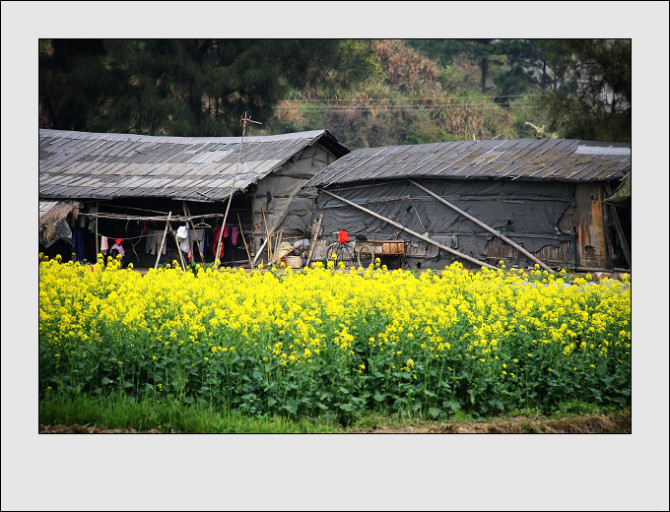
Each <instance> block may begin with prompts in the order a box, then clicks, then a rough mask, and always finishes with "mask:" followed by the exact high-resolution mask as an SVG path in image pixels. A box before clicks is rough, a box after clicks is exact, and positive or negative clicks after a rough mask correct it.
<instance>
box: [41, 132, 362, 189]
mask: <svg viewBox="0 0 670 512" xmlns="http://www.w3.org/2000/svg"><path fill="white" fill-rule="evenodd" d="M240 140H241V138H240V137H154V136H148V135H129V134H117V133H88V132H70V131H58V130H40V143H39V157H40V171H39V176H40V180H39V195H40V198H42V199H61V198H67V199H115V198H119V197H168V198H171V199H179V200H181V199H185V200H192V201H215V200H222V199H225V198H227V197H228V195H229V194H230V188H231V187H232V186H233V179H234V176H235V169H236V166H237V161H238V153H239V151H238V150H239V146H240ZM317 142H319V143H321V144H323V145H324V146H325V147H326V148H327V149H329V150H330V151H331V152H333V153H334V154H335V155H336V156H338V157H339V156H342V155H344V154H346V153H348V152H349V150H348V149H347V148H346V147H344V146H342V145H341V144H340V143H339V142H337V140H336V139H335V138H334V137H333V136H332V135H331V134H330V133H328V131H327V130H315V131H309V132H299V133H289V134H284V135H271V136H259V137H245V138H244V144H243V146H242V155H241V159H240V164H239V170H238V173H237V177H236V178H235V180H234V181H235V185H234V186H235V190H236V191H238V190H244V189H245V188H246V187H248V186H249V185H250V184H252V183H255V182H257V181H258V180H260V179H262V178H263V177H265V176H266V175H268V174H269V173H271V172H273V171H275V170H277V169H278V168H279V167H281V166H282V165H284V164H285V163H286V162H287V161H288V160H289V159H290V158H291V157H292V156H294V155H296V154H297V153H299V152H300V151H301V150H303V149H304V148H306V147H307V146H310V145H312V144H315V143H317Z"/></svg>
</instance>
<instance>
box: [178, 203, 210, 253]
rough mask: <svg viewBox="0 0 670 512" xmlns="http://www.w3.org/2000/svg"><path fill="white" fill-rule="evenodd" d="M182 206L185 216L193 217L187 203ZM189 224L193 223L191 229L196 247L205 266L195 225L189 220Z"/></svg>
mask: <svg viewBox="0 0 670 512" xmlns="http://www.w3.org/2000/svg"><path fill="white" fill-rule="evenodd" d="M182 205H183V206H184V215H186V216H187V217H190V216H191V211H190V210H189V208H188V206H186V201H182ZM189 222H190V223H191V229H192V230H193V236H194V237H195V245H196V247H197V248H198V252H199V253H200V261H202V264H203V265H204V264H205V257H204V256H203V255H202V249H201V248H200V240H198V236H197V235H196V234H195V226H194V225H193V220H192V219H189Z"/></svg>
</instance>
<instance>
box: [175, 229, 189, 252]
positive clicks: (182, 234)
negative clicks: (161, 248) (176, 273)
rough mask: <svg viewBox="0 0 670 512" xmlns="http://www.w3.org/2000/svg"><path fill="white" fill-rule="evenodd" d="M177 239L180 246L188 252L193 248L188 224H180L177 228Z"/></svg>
mask: <svg viewBox="0 0 670 512" xmlns="http://www.w3.org/2000/svg"><path fill="white" fill-rule="evenodd" d="M177 241H178V243H179V248H180V249H181V250H182V251H183V252H185V253H188V252H189V251H190V250H191V238H190V233H189V230H188V225H186V224H185V225H183V226H179V227H178V228H177Z"/></svg>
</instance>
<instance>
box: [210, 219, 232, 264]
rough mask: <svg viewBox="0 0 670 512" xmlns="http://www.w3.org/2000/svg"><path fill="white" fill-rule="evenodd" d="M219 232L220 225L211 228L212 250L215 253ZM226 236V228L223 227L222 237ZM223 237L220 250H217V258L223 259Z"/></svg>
mask: <svg viewBox="0 0 670 512" xmlns="http://www.w3.org/2000/svg"><path fill="white" fill-rule="evenodd" d="M220 233H221V226H217V227H215V228H214V229H212V236H213V240H212V252H213V253H215V254H216V248H217V246H218V244H219V234H220ZM226 236H228V228H224V229H223V238H225V237H226ZM223 238H222V240H221V250H220V251H219V256H218V258H219V259H223V252H224V251H223V246H224V245H225V243H224V242H225V241H224V240H223Z"/></svg>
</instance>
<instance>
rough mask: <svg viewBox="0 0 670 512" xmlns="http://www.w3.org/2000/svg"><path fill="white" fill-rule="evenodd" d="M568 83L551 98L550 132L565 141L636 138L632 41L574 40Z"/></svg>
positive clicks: (567, 44) (568, 46)
mask: <svg viewBox="0 0 670 512" xmlns="http://www.w3.org/2000/svg"><path fill="white" fill-rule="evenodd" d="M560 44H561V48H562V50H563V52H564V53H565V54H566V55H568V56H569V59H568V60H567V64H566V65H565V67H564V68H563V70H562V71H563V72H562V76H563V82H564V83H567V87H566V86H564V87H560V88H557V89H556V90H555V91H554V92H553V94H552V95H551V97H549V98H548V99H547V106H548V111H549V118H550V129H552V130H554V131H557V132H559V134H560V136H561V137H566V138H581V139H587V140H597V141H607V142H630V138H631V45H630V40H625V39H616V40H605V39H595V40H594V39H571V40H566V41H562V42H561V43H560Z"/></svg>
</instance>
